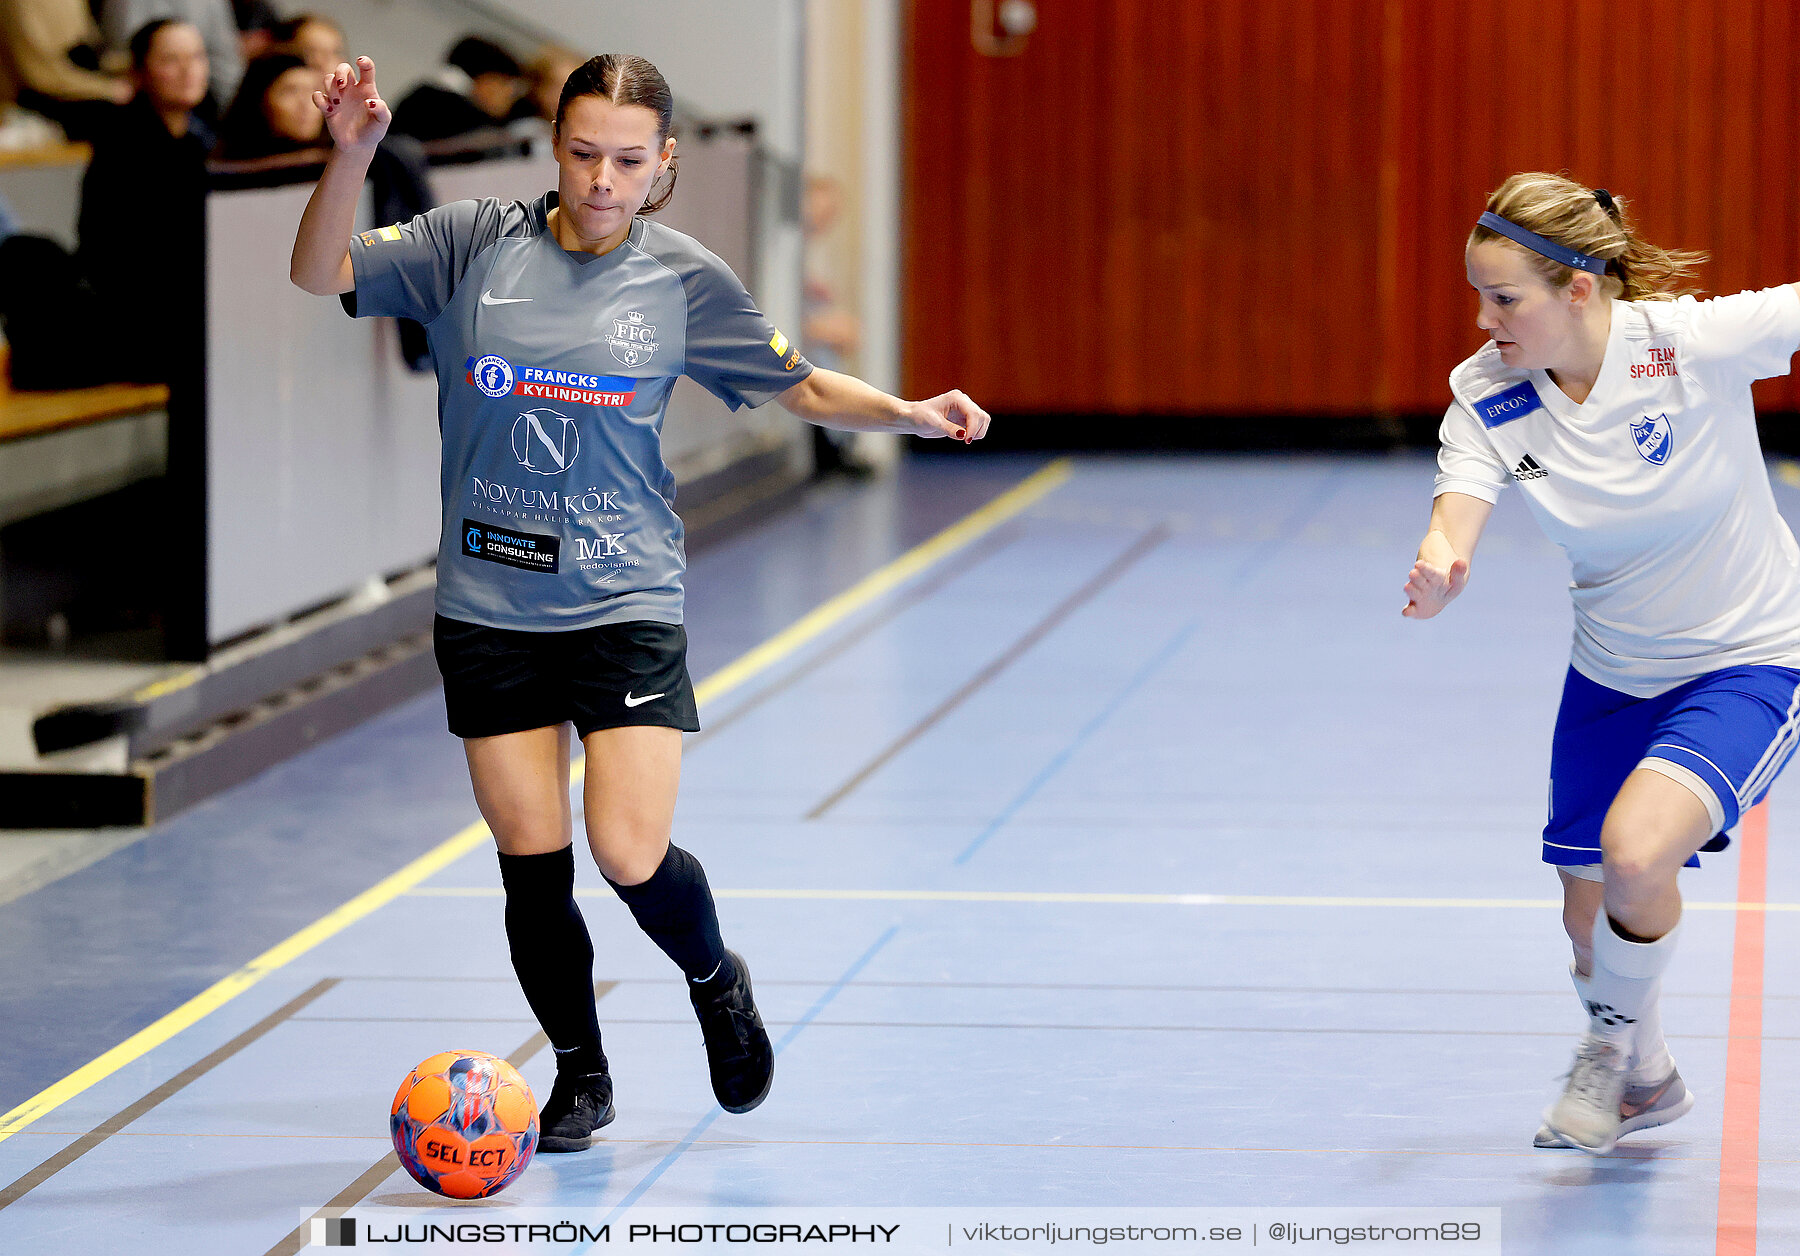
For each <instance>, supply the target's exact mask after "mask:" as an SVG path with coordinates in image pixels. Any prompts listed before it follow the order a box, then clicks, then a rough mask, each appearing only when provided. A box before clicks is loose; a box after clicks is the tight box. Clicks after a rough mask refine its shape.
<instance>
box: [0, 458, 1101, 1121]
mask: <svg viewBox="0 0 1800 1256" xmlns="http://www.w3.org/2000/svg"><path fill="white" fill-rule="evenodd" d="M1073 474H1074V469H1073V464H1072V463H1071V462H1070V460H1069V459H1067V458H1059V459H1057V460H1056V461H1054V462H1051V463H1050V464H1049V465H1047V466H1045V467H1042V468H1040V469H1039V470H1038V471H1036V472H1034V473H1033V474H1032V475H1030V476H1028V477H1026V478H1025V479H1024V480H1022V481H1021V482H1019V483H1018V484H1016V485H1014V486H1013V487H1012V488H1010V489H1008V490H1007V491H1006V492H1004V493H1002V494H1000V495H999V496H998V497H996V498H994V500H992V501H990V502H988V503H987V505H985V506H982V507H980V508H979V509H977V510H975V511H973V512H971V513H970V514H968V515H965V516H964V517H963V518H962V519H960V520H958V521H957V522H956V523H953V524H951V525H950V526H949V527H947V528H945V529H944V530H943V531H941V532H939V533H938V534H937V535H936V536H933V537H931V538H930V539H929V540H926V541H923V542H921V543H920V544H919V545H916V546H914V547H913V548H912V549H910V550H908V551H907V552H906V553H904V554H902V555H901V556H900V557H898V558H896V559H894V560H893V561H892V562H890V563H888V564H887V565H886V566H885V567H882V568H880V569H878V570H876V571H874V572H872V573H871V574H869V575H868V576H865V577H864V578H863V579H862V580H860V581H858V582H857V583H856V584H854V585H852V586H851V587H850V588H848V589H846V590H845V591H844V592H842V593H840V594H838V595H837V596H836V597H833V598H831V599H830V600H828V601H826V602H825V603H823V604H822V605H820V606H818V607H815V608H814V609H813V610H812V611H810V612H808V613H807V614H806V615H804V616H802V617H801V618H800V619H799V620H797V621H795V622H794V623H793V624H791V625H790V626H789V627H787V628H786V629H784V630H783V631H781V632H779V633H777V634H775V636H773V637H771V638H769V639H768V640H767V641H765V642H763V643H762V644H761V645H759V646H756V647H755V648H754V649H752V650H750V651H749V652H748V653H747V654H744V655H742V656H741V657H739V658H738V659H736V660H735V661H733V662H731V663H729V664H727V665H726V666H725V667H723V668H721V669H720V670H719V671H717V672H715V673H713V674H712V675H711V676H708V677H707V678H706V679H705V680H703V681H701V682H700V683H699V684H697V685H695V686H694V695H695V697H696V699H697V700H698V701H699V702H701V703H702V704H704V703H706V702H709V701H712V700H714V699H716V698H719V697H722V696H723V695H724V694H726V693H729V692H730V691H731V690H733V689H736V688H738V687H739V686H741V685H743V684H745V683H747V682H748V681H750V680H752V679H753V678H755V677H756V676H757V675H759V674H760V673H761V672H763V671H764V670H766V669H767V668H769V667H772V666H774V665H775V664H776V663H779V662H780V661H781V660H782V659H784V658H786V657H788V656H789V655H790V654H792V653H794V652H795V651H796V650H798V649H800V648H801V647H802V646H804V645H806V644H807V643H808V642H810V641H812V640H813V639H814V638H816V637H818V636H820V635H822V634H823V633H825V632H827V631H828V630H829V629H831V628H832V627H833V626H834V625H836V624H838V623H839V622H841V621H842V620H844V619H845V618H847V617H848V616H849V615H851V614H853V613H854V612H855V611H857V610H859V609H860V608H861V607H863V606H866V605H867V604H869V603H870V602H873V601H874V600H875V599H877V598H879V597H881V596H882V595H883V594H885V593H887V592H889V591H890V590H892V589H894V588H896V587H898V586H899V585H901V584H904V583H905V582H906V581H908V580H910V579H912V578H913V577H914V576H916V575H918V574H920V573H921V572H923V571H926V570H927V569H929V568H930V567H931V566H932V565H934V564H935V563H937V562H938V561H939V560H941V559H943V558H944V557H946V556H948V555H950V554H952V553H955V552H956V551H957V550H959V549H961V548H962V547H963V546H965V545H968V544H970V543H971V542H973V541H976V540H978V539H979V538H981V537H982V536H984V535H985V534H986V533H988V532H991V531H992V530H993V529H994V528H996V527H998V526H999V525H1000V524H1002V523H1004V522H1006V520H1008V519H1010V518H1012V517H1014V516H1015V515H1018V514H1020V513H1022V512H1023V511H1025V510H1027V509H1029V508H1030V507H1032V506H1033V505H1035V504H1036V503H1038V502H1039V501H1041V500H1043V499H1044V498H1045V497H1047V496H1048V495H1050V494H1051V493H1053V492H1055V491H1056V490H1057V489H1058V488H1060V487H1062V485H1064V484H1065V483H1067V482H1068V480H1069V478H1070V477H1071V476H1072V475H1073ZM583 768H584V765H583V764H582V762H581V761H579V760H577V761H576V763H575V764H574V765H573V766H572V767H571V769H570V773H569V782H570V785H571V787H573V786H574V785H575V784H576V783H578V782H579V781H580V780H581V779H582V775H583ZM490 840H492V835H491V834H490V833H489V832H488V828H487V825H486V824H485V823H481V822H477V823H475V824H471V825H469V826H468V827H467V828H465V829H463V830H462V831H461V832H459V833H457V834H456V835H455V836H454V837H452V838H450V839H449V840H448V841H446V842H444V843H442V844H441V845H439V846H437V847H435V848H434V849H432V850H430V851H427V852H426V853H425V854H423V855H421V856H419V857H418V858H417V859H415V860H413V861H412V862H411V863H409V864H407V865H406V866H405V867H403V868H401V869H400V870H399V871H397V872H394V873H392V874H391V875H389V876H387V877H385V878H383V879H382V880H381V881H378V882H377V883H376V884H374V885H373V886H371V887H369V888H368V889H367V890H364V891H363V892H362V893H361V894H358V895H357V896H356V897H355V898H352V899H351V900H350V901H348V902H346V903H344V904H343V905H341V906H339V907H337V908H336V909H334V910H332V911H330V912H328V913H327V914H325V915H324V916H321V917H320V918H319V919H317V920H315V921H314V922H313V923H312V924H310V925H308V926H306V927H305V928H304V929H301V930H300V931H299V932H297V933H295V934H293V935H292V936H291V937H288V938H287V939H285V940H283V941H281V942H279V943H277V944H276V945H275V946H273V947H270V948H269V949H268V950H266V951H264V952H263V953H262V954H261V955H258V956H257V957H256V958H255V959H252V960H251V961H250V962H249V963H247V964H245V965H244V966H243V967H241V968H239V969H238V970H237V971H235V972H232V973H230V974H228V975H226V976H225V977H222V978H220V979H219V980H218V981H217V982H215V983H213V984H212V985H211V986H209V987H207V988H206V989H205V990H202V991H201V992H200V993H199V994H197V995H195V996H194V997H193V998H191V999H189V1000H188V1001H187V1002H186V1003H183V1004H182V1005H181V1006H179V1007H177V1008H175V1009H174V1010H173V1011H171V1012H168V1013H167V1014H165V1015H164V1016H162V1017H161V1018H159V1019H158V1020H155V1021H153V1022H151V1023H150V1024H149V1025H146V1026H145V1027H144V1028H143V1029H140V1030H139V1031H138V1032H137V1033H135V1034H133V1035H131V1036H130V1037H129V1038H127V1039H125V1041H123V1042H121V1043H119V1044H118V1045H117V1046H116V1047H113V1048H112V1049H111V1050H109V1051H106V1052H104V1053H103V1054H101V1055H99V1056H96V1057H95V1058H94V1059H92V1060H90V1061H88V1063H86V1064H84V1065H82V1066H81V1067H80V1068H78V1069H76V1070H75V1071H74V1072H72V1073H70V1074H69V1075H68V1076H66V1077H64V1078H62V1079H61V1080H60V1081H57V1082H54V1083H52V1084H51V1085H49V1086H47V1087H45V1088H44V1089H43V1090H41V1091H39V1092H38V1093H37V1094H35V1095H33V1096H32V1097H31V1098H29V1099H27V1100H25V1101H24V1102H23V1103H21V1104H19V1105H18V1106H17V1107H15V1108H13V1109H12V1110H11V1111H9V1112H6V1113H4V1114H0V1142H4V1141H6V1140H7V1139H8V1138H10V1137H12V1136H13V1135H14V1134H16V1133H18V1132H19V1131H20V1130H22V1129H24V1128H25V1127H26V1126H28V1125H30V1124H31V1123H32V1122H33V1121H35V1120H37V1119H38V1118H39V1117H42V1116H43V1115H45V1114H46V1113H48V1112H52V1111H54V1110H55V1109H56V1108H58V1107H60V1106H61V1105H63V1104H64V1103H67V1102H68V1101H69V1100H70V1099H73V1098H75V1097H76V1096H77V1095H79V1094H81V1093H83V1092H84V1091H86V1090H88V1089H89V1088H90V1087H92V1086H95V1085H98V1084H99V1083H100V1082H102V1081H104V1080H105V1079H106V1078H108V1077H111V1076H112V1075H113V1074H114V1073H116V1072H118V1071H119V1070H120V1069H122V1068H124V1067H125V1066H126V1065H127V1064H130V1063H131V1062H132V1061H134V1060H137V1059H139V1058H141V1057H142V1056H144V1055H146V1054H148V1053H149V1052H150V1051H153V1050H154V1049H156V1048H157V1047H159V1046H161V1045H162V1044H163V1043H165V1042H167V1041H169V1040H170V1039H171V1038H173V1037H175V1036H176V1035H177V1034H179V1033H181V1032H182V1031H183V1030H184V1029H188V1028H190V1027H192V1026H193V1025H195V1024H197V1023H198V1022H199V1021H201V1020H202V1019H204V1018H205V1017H206V1016H208V1015H210V1014H211V1013H213V1012H215V1011H217V1010H218V1009H219V1008H221V1007H223V1006H224V1005H225V1004H227V1003H229V1002H230V1001H231V1000H233V999H235V998H237V996H238V995H240V994H242V993H244V991H246V990H248V989H249V988H250V987H252V986H254V985H256V984H257V983H258V982H260V981H261V980H262V979H263V978H264V977H267V976H268V975H269V974H270V973H272V972H275V971H276V970H277V969H279V968H282V967H283V966H285V965H287V964H290V963H292V962H293V961H294V960H295V959H297V958H299V957H300V956H301V955H304V954H305V953H306V952H308V951H310V950H312V949H313V948H314V947H316V946H318V945H319V944H320V943H322V942H324V941H325V940H326V939H328V938H330V937H332V936H334V935H336V934H338V933H340V932H342V931H343V930H344V929H346V928H348V927H349V926H350V925H352V924H355V923H356V922H357V921H358V920H361V919H362V918H363V917H365V916H367V915H369V914H370V913H371V912H374V911H375V910H376V909H377V908H379V907H382V906H383V905H385V904H387V903H389V902H391V901H393V900H394V899H396V898H399V897H400V896H401V895H402V894H405V893H406V892H408V891H409V890H412V889H413V888H414V887H416V886H418V885H419V884H420V883H421V882H423V881H425V880H427V879H429V878H430V877H431V876H433V875H435V874H436V873H438V872H441V871H442V870H443V869H444V868H446V867H448V866H449V865H450V864H452V863H455V862H456V861H457V860H458V859H461V858H462V857H463V856H464V855H466V854H468V853H469V852H471V851H473V850H475V849H476V848H477V847H479V846H481V845H482V844H484V843H486V842H488V841H490Z"/></svg>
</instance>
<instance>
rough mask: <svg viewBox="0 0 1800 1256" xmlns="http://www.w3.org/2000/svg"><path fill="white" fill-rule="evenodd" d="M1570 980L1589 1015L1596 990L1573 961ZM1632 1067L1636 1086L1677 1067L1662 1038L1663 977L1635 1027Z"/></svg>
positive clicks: (1647, 1083)
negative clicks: (1589, 1006) (1589, 1008)
mask: <svg viewBox="0 0 1800 1256" xmlns="http://www.w3.org/2000/svg"><path fill="white" fill-rule="evenodd" d="M1569 981H1570V982H1571V983H1573V985H1574V986H1575V997H1576V998H1578V999H1580V1000H1581V1010H1582V1013H1583V1015H1589V1014H1590V1013H1588V1010H1587V1009H1588V1004H1590V1003H1592V1002H1593V1001H1594V996H1593V991H1592V988H1591V987H1590V985H1589V982H1588V979H1587V978H1586V977H1583V976H1582V975H1581V973H1580V972H1578V971H1577V970H1576V968H1575V965H1573V964H1570V965H1569ZM1630 1067H1631V1083H1632V1085H1634V1086H1643V1085H1649V1084H1650V1083H1652V1082H1660V1081H1661V1080H1662V1079H1663V1078H1665V1077H1667V1076H1668V1075H1669V1073H1670V1072H1671V1071H1672V1070H1673V1069H1674V1067H1675V1059H1674V1057H1673V1056H1671V1055H1670V1054H1669V1044H1668V1043H1667V1042H1665V1041H1663V1030H1662V978H1661V977H1658V978H1657V979H1656V982H1655V987H1654V989H1652V990H1651V992H1650V1000H1649V1002H1648V1003H1647V1004H1646V1005H1645V1007H1644V1011H1643V1014H1642V1015H1640V1016H1639V1017H1638V1021H1637V1024H1636V1025H1633V1026H1632V1033H1631V1064H1630Z"/></svg>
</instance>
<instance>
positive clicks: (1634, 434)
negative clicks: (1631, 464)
mask: <svg viewBox="0 0 1800 1256" xmlns="http://www.w3.org/2000/svg"><path fill="white" fill-rule="evenodd" d="M1631 439H1632V440H1634V441H1636V442H1637V451H1638V456H1639V457H1641V458H1642V459H1643V460H1644V461H1645V462H1648V463H1650V464H1651V465H1652V466H1657V467H1660V466H1662V464H1663V463H1665V462H1667V461H1668V460H1669V454H1670V453H1671V452H1672V451H1673V450H1674V448H1675V429H1674V428H1672V427H1670V426H1669V416H1668V415H1666V414H1659V415H1657V416H1656V417H1655V418H1654V419H1653V418H1651V417H1650V416H1649V415H1647V414H1646V415H1645V416H1644V417H1643V418H1641V419H1639V420H1638V421H1637V422H1635V423H1633V424H1632V425H1631Z"/></svg>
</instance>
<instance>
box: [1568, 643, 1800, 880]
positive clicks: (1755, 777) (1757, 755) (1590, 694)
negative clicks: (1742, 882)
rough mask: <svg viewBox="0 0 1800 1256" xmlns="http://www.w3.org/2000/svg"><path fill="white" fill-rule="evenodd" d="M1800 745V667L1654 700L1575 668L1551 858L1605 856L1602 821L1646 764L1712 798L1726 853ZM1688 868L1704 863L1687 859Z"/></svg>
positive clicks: (1572, 861) (1712, 846)
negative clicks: (1733, 834) (1733, 833)
mask: <svg viewBox="0 0 1800 1256" xmlns="http://www.w3.org/2000/svg"><path fill="white" fill-rule="evenodd" d="M1797 742H1800V671H1796V670H1795V669H1794V668H1791V667H1728V668H1726V669H1725V670H1724V671H1718V672H1712V673H1710V674H1708V675H1705V676H1701V677H1700V678H1698V679H1697V680H1690V681H1688V682H1687V683H1686V684H1685V685H1680V686H1677V687H1676V688H1674V689H1671V690H1669V691H1668V692H1667V693H1661V694H1658V695H1657V696H1656V697H1654V698H1634V697H1632V696H1631V695H1630V694H1628V693H1620V692H1619V691H1618V690H1617V689H1608V688H1607V687H1606V686H1605V685H1601V684H1597V683H1595V682H1594V681H1591V680H1589V679H1588V678H1587V677H1586V676H1583V675H1582V674H1581V673H1580V672H1578V671H1576V670H1575V669H1574V668H1572V667H1571V668H1570V669H1569V676H1568V679H1567V680H1566V681H1565V682H1564V683H1563V695H1562V708H1561V710H1559V711H1558V712H1557V714H1556V733H1555V736H1554V737H1553V738H1552V739H1551V746H1550V822H1549V823H1548V824H1546V825H1545V826H1544V862H1545V863H1551V864H1561V865H1564V866H1571V865H1574V866H1579V865H1582V864H1597V863H1599V862H1600V825H1601V822H1602V821H1604V820H1605V819H1606V812H1607V809H1608V808H1610V807H1611V806H1612V803H1613V799H1614V798H1615V797H1616V796H1617V795H1618V792H1619V788H1620V787H1621V786H1622V785H1624V784H1625V778H1626V777H1627V776H1630V775H1631V773H1632V772H1633V771H1634V770H1635V769H1637V768H1639V767H1645V768H1649V769H1652V770H1654V771H1657V772H1661V773H1662V774H1663V775H1665V776H1668V777H1671V778H1672V779H1674V780H1677V781H1679V782H1681V783H1682V784H1683V785H1686V786H1687V787H1688V788H1689V789H1691V790H1693V791H1694V794H1695V795H1696V796H1697V797H1698V798H1699V799H1700V801H1701V802H1703V803H1705V804H1706V810H1707V812H1708V813H1709V814H1710V815H1711V816H1712V822H1713V838H1712V840H1711V841H1709V842H1707V843H1706V845H1704V846H1702V847H1701V848H1700V849H1701V850H1708V851H1713V850H1724V849H1725V847H1726V846H1727V845H1729V844H1730V841H1731V839H1730V838H1728V837H1726V836H1725V831H1726V830H1727V829H1731V828H1735V827H1736V826H1737V822H1738V817H1739V816H1740V815H1742V814H1743V812H1745V811H1748V810H1749V809H1750V808H1751V807H1753V806H1755V805H1756V804H1757V803H1759V802H1761V801H1762V799H1763V796H1764V795H1765V794H1767V793H1768V792H1769V786H1770V785H1772V784H1774V781H1775V777H1776V775H1777V774H1778V773H1779V772H1780V771H1781V769H1782V767H1783V766H1784V765H1785V764H1786V763H1787V760H1788V756H1789V755H1790V754H1792V753H1793V752H1794V746H1795V744H1796V743H1797ZM1688 866H1689V867H1690V868H1697V867H1699V866H1700V860H1699V859H1698V858H1697V857H1696V858H1692V859H1689V860H1688Z"/></svg>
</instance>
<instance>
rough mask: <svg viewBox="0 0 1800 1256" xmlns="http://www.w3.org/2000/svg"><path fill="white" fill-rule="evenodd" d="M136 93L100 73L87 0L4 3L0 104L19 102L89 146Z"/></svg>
mask: <svg viewBox="0 0 1800 1256" xmlns="http://www.w3.org/2000/svg"><path fill="white" fill-rule="evenodd" d="M133 92H134V89H133V87H132V85H131V82H130V80H128V79H125V78H115V77H113V76H112V75H109V74H102V73H100V29H99V28H98V27H97V26H95V25H94V17H93V14H92V13H91V12H90V11H89V9H88V7H87V3H86V0H0V104H4V103H6V102H8V101H14V100H16V101H17V102H18V103H19V104H20V105H21V106H22V107H24V108H26V109H29V110H31V111H33V112H34V113H41V114H43V115H44V116H45V117H46V118H49V119H50V120H51V121H52V122H55V123H56V124H57V125H58V126H60V127H62V129H63V131H64V132H65V133H66V134H67V135H68V137H69V138H70V139H73V140H86V139H91V138H92V137H93V135H94V133H95V132H96V131H97V130H98V129H100V128H101V127H103V126H104V125H106V123H107V121H108V119H109V117H110V116H111V114H112V112H113V110H114V109H115V108H117V107H118V106H119V105H122V104H124V103H125V102H126V101H128V100H130V99H131V97H132V95H133Z"/></svg>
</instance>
